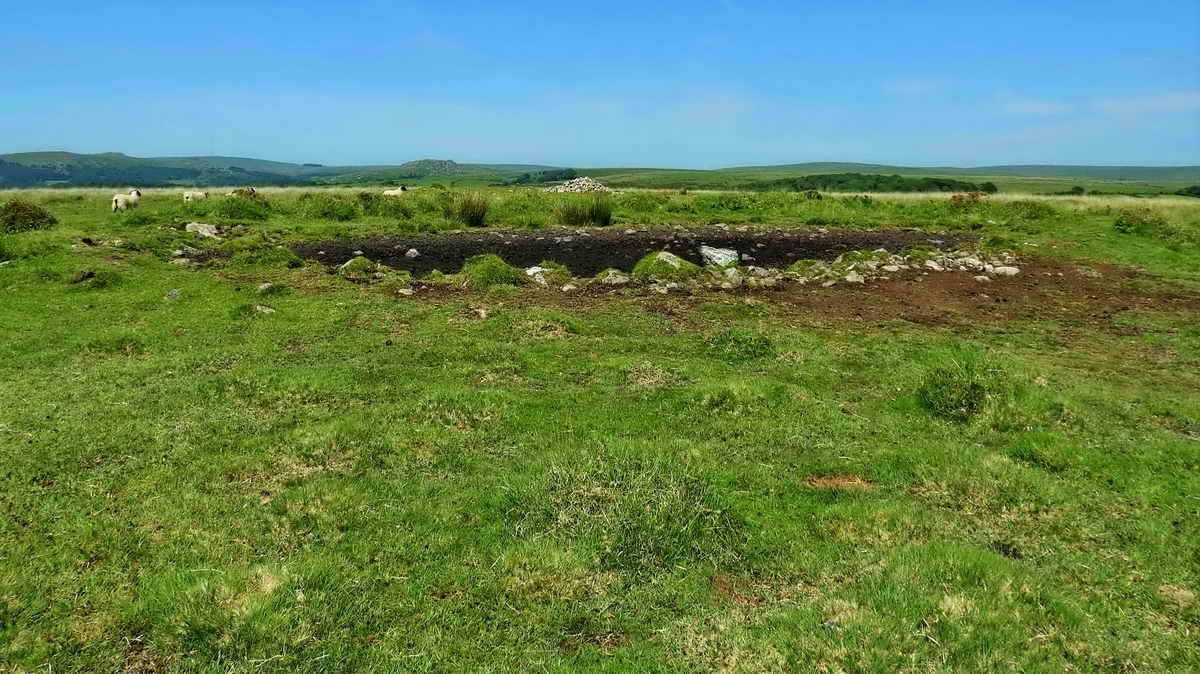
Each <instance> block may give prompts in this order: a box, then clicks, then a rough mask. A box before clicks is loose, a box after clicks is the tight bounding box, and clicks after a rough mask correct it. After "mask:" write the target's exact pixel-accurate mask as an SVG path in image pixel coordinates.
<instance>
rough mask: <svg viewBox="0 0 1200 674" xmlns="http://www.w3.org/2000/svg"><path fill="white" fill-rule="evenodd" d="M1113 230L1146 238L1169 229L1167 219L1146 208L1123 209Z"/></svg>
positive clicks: (1119, 212) (1118, 214) (1114, 223)
mask: <svg viewBox="0 0 1200 674" xmlns="http://www.w3.org/2000/svg"><path fill="white" fill-rule="evenodd" d="M1113 228H1114V229H1116V230H1117V231H1118V232H1121V233H1122V234H1139V235H1142V236H1146V235H1150V234H1155V233H1158V232H1161V231H1164V230H1165V229H1166V228H1167V219H1166V218H1165V217H1163V216H1162V215H1160V214H1159V213H1157V212H1155V211H1153V210H1151V209H1149V208H1146V207H1145V206H1137V207H1134V208H1122V209H1121V210H1120V211H1118V212H1117V219H1116V220H1114V221H1113Z"/></svg>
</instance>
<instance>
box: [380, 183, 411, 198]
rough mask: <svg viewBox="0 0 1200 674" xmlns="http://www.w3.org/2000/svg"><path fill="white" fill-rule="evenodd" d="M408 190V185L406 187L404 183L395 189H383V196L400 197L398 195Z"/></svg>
mask: <svg viewBox="0 0 1200 674" xmlns="http://www.w3.org/2000/svg"><path fill="white" fill-rule="evenodd" d="M407 191H408V188H407V187H405V186H404V185H401V186H400V187H397V188H396V189H394V190H384V191H383V196H385V197H398V196H400V195H401V194H404V193H405V192H407Z"/></svg>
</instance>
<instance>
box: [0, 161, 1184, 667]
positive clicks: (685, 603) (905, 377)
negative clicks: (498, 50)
mask: <svg viewBox="0 0 1200 674" xmlns="http://www.w3.org/2000/svg"><path fill="white" fill-rule="evenodd" d="M262 168H263V167H261V166H258V167H255V166H247V167H246V169H245V170H247V171H259V170H260V169H262ZM309 168H317V167H309ZM531 168H532V169H534V170H546V169H544V168H540V167H530V168H522V169H521V170H520V171H515V173H516V174H518V175H519V174H520V173H524V172H529V170H531ZM749 172H753V173H756V174H761V173H762V172H763V171H760V170H758V169H752V170H748V173H749ZM768 172H769V171H768ZM840 172H842V171H841V170H840V169H839V170H836V171H834V173H840ZM715 173H717V174H721V172H715ZM632 175H636V172H635V173H634V174H632ZM1021 179H1022V180H1023V179H1024V178H1021ZM1156 180H1157V179H1156ZM442 181H445V179H444V178H443V179H442ZM1097 181H1101V179H1097ZM1106 181H1107V179H1104V181H1103V182H1105V183H1106ZM430 182H434V181H430ZM1106 184H1107V183H1106ZM379 191H380V190H379V189H378V188H374V189H371V190H363V189H360V188H312V187H289V188H274V189H261V190H258V192H257V193H256V194H254V195H248V196H228V197H227V196H218V195H214V196H213V197H211V198H209V199H207V200H204V201H199V202H193V203H184V202H183V201H182V199H181V196H180V192H181V190H180V189H178V188H163V189H147V190H145V194H144V196H143V197H142V199H141V201H140V203H139V205H138V206H137V207H136V208H133V209H131V210H129V211H127V212H116V213H114V212H111V210H110V200H111V196H112V192H113V190H111V189H105V190H97V189H81V188H69V189H36V190H16V191H7V192H4V193H0V463H2V464H3V466H4V469H3V471H0V663H3V665H4V666H6V667H8V668H11V669H12V670H13V671H31V670H40V669H46V670H47V671H56V672H95V671H122V672H212V671H261V672H326V671H362V670H366V669H372V668H373V669H376V670H380V671H398V670H403V671H449V670H475V671H518V670H519V671H528V670H530V669H535V668H536V669H544V670H547V671H577V670H580V669H583V670H589V671H592V670H594V671H640V672H649V671H661V672H669V671H671V672H673V671H741V672H770V671H829V672H836V671H866V672H896V671H913V672H916V671H921V672H928V671H939V672H958V671H965V670H974V671H993V670H1010V671H1011V670H1019V671H1025V672H1061V671H1097V672H1099V671H1155V672H1194V671H1197V670H1198V669H1200V651H1197V649H1196V648H1195V644H1196V642H1197V639H1198V638H1200V600H1198V594H1200V528H1198V526H1200V524H1198V523H1200V500H1198V499H1197V494H1200V397H1198V396H1196V395H1195V392H1196V391H1197V390H1200V327H1197V326H1200V200H1197V199H1191V198H1186V197H1170V196H1162V197H1155V198H1153V199H1145V198H1135V197H1119V196H1057V197H1049V196H1046V197H1038V196H1030V195H1022V194H1010V193H1006V192H1005V191H1004V190H1003V187H1002V188H1001V192H1000V193H998V194H994V195H987V196H980V195H963V194H956V195H947V194H877V195H861V194H859V195H844V194H833V193H813V194H810V193H796V192H786V191H769V192H736V191H731V192H691V193H686V194H684V193H681V192H680V190H679V189H672V190H670V191H652V190H631V191H627V192H623V193H618V194H614V195H586V194H550V193H546V192H544V191H543V190H541V189H540V188H536V187H507V188H479V189H474V188H473V189H469V190H462V189H442V188H437V187H420V188H418V189H414V190H411V191H409V192H407V193H405V194H403V195H401V196H398V197H383V196H381V195H380V194H379ZM197 223H201V224H197ZM705 242H706V243H711V244H720V245H723V246H730V247H733V248H736V249H737V250H738V251H740V253H741V256H740V259H739V261H738V262H736V263H730V264H726V265H725V266H709V267H706V268H701V267H699V266H692V265H690V264H684V262H691V263H696V264H697V265H698V264H700V263H702V262H703V260H702V259H701V256H700V255H699V254H698V249H697V245H698V244H700V243H705ZM658 249H669V250H672V251H674V252H676V253H677V254H678V255H679V256H680V257H681V258H683V261H681V262H678V263H676V265H675V266H670V265H668V266H663V264H662V263H661V260H662V259H670V258H660V257H658V256H657V253H656V252H655V251H656V250H658ZM881 250H883V251H885V252H880V251H881ZM616 252H620V253H621V255H620V256H618V255H616V254H615V253H616ZM480 253H483V255H482V256H478V255H479V254H480ZM489 254H490V255H489ZM606 255H607V257H606ZM643 255H645V256H648V257H643V258H641V259H640V261H638V257H639V256H643ZM751 257H754V258H755V259H753V260H751V259H750V258H751ZM989 261H995V262H997V263H999V262H1004V263H1005V265H1011V267H1006V269H1008V270H1010V271H1006V272H1003V273H1002V272H1001V271H1000V270H999V267H998V265H993V264H992V263H991V262H989ZM380 262H386V263H387V265H380V264H379V263H380ZM508 263H512V264H518V265H520V266H519V267H515V268H514V267H511V266H509V264H508ZM539 263H540V264H539ZM900 263H903V264H900ZM535 264H536V265H537V270H535V271H532V272H531V271H529V270H527V269H525V268H524V267H526V265H535ZM756 265H765V267H763V266H756ZM955 265H959V266H962V265H967V266H969V267H970V268H971V269H975V271H955V270H953V268H957V267H955ZM983 265H987V266H986V267H984V266H983ZM604 267H615V268H616V271H612V270H608V269H602V270H601V271H600V272H599V273H596V272H595V270H596V269H598V268H604ZM766 267H771V268H773V269H774V271H772V270H771V269H767V268H766ZM963 268H964V269H965V268H967V267H966V266H964V267H963ZM891 269H894V271H892V270H891ZM988 269H990V270H991V271H988ZM977 277H982V280H981V279H980V278H977Z"/></svg>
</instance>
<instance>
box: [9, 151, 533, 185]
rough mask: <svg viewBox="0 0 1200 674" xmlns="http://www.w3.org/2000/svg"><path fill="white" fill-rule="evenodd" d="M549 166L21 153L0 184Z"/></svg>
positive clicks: (418, 177)
mask: <svg viewBox="0 0 1200 674" xmlns="http://www.w3.org/2000/svg"><path fill="white" fill-rule="evenodd" d="M553 168H555V167H551V166H539V165H532V164H459V163H457V162H454V161H452V160H449V159H419V160H416V161H410V162H405V163H403V164H397V165H394V166H391V165H383V166H323V165H320V164H315V163H306V164H290V163H287V162H277V161H267V160H264V159H250V158H246V157H131V156H129V155H126V154H121V153H119V152H105V153H101V154H75V153H73V152H22V153H17V154H4V155H0V188H15V187H47V186H51V187H53V186H63V187H66V186H112V187H121V186H125V185H137V186H140V187H170V186H175V185H178V186H185V185H196V186H211V185H260V186H262V185H304V184H314V185H317V184H354V183H361V184H373V183H387V182H422V181H424V182H429V181H432V180H437V179H443V180H447V181H449V182H455V181H458V180H462V181H464V182H466V183H480V184H487V183H489V182H495V181H503V180H505V179H508V178H510V177H512V176H516V175H520V174H521V173H527V172H531V171H544V170H550V169H553Z"/></svg>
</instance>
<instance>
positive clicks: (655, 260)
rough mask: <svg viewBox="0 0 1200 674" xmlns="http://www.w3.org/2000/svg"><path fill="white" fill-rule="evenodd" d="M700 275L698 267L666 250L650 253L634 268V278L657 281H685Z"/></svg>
mask: <svg viewBox="0 0 1200 674" xmlns="http://www.w3.org/2000/svg"><path fill="white" fill-rule="evenodd" d="M699 273H700V267H699V266H698V265H695V264H692V263H691V262H688V261H687V260H685V259H683V258H681V257H679V256H678V255H675V254H674V253H668V252H667V251H665V250H664V251H659V252H657V253H650V254H649V255H647V256H646V257H643V258H642V259H641V260H638V263H637V264H636V265H634V267H633V275H634V276H636V277H638V278H642V279H654V280H657V281H683V280H686V279H689V278H692V277H693V276H696V275H697V274H699Z"/></svg>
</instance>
